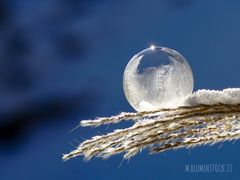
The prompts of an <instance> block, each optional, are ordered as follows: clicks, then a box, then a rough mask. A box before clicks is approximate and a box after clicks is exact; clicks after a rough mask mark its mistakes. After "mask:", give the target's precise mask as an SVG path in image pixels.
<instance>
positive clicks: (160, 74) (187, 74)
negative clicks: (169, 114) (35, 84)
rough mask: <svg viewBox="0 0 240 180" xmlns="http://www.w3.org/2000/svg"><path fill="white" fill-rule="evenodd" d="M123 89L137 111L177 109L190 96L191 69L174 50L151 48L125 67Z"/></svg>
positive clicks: (140, 53) (191, 84) (191, 85)
mask: <svg viewBox="0 0 240 180" xmlns="http://www.w3.org/2000/svg"><path fill="white" fill-rule="evenodd" d="M123 89H124V93H125V95H126V98H127V100H128V102H129V103H130V105H131V106H132V107H133V108H134V109H135V110H137V111H151V110H158V109H160V108H173V107H177V106H180V105H181V104H183V102H184V100H185V99H186V97H187V96H188V95H190V94H192V91H193V75H192V70H191V67H190V65H189V64H188V62H187V60H186V59H185V58H184V57H183V56H182V55H181V54H180V53H178V52H177V51H175V50H173V49H170V48H166V47H160V46H153V45H152V46H150V47H149V48H147V49H145V50H143V51H141V52H139V53H138V54H136V55H135V56H133V57H132V59H131V60H130V61H129V63H128V64H127V66H126V68H125V71H124V75H123Z"/></svg>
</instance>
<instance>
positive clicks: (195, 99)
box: [184, 88, 240, 106]
mask: <svg viewBox="0 0 240 180" xmlns="http://www.w3.org/2000/svg"><path fill="white" fill-rule="evenodd" d="M238 103H240V88H227V89H224V90H222V91H219V90H207V89H201V90H198V91H196V92H194V93H193V94H191V95H190V96H188V97H187V99H186V100H185V102H184V105H192V106H194V105H199V104H207V105H212V104H238Z"/></svg>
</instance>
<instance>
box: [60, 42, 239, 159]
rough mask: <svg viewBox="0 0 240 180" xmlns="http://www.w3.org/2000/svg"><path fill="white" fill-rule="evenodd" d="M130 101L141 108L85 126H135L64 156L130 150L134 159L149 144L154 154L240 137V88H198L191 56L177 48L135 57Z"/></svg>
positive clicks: (126, 80)
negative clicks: (217, 89) (113, 124)
mask: <svg viewBox="0 0 240 180" xmlns="http://www.w3.org/2000/svg"><path fill="white" fill-rule="evenodd" d="M123 86H124V92H125V95H126V98H127V100H128V101H129V103H130V104H131V105H132V107H133V108H134V109H136V110H137V111H138V112H122V113H120V114H119V115H116V116H112V117H101V118H97V119H95V120H83V121H81V122H80V126H100V125H105V124H110V123H118V122H120V121H123V120H125V121H133V122H134V124H133V126H131V127H128V128H125V129H116V130H114V131H113V132H111V133H108V134H105V135H100V136H94V137H92V138H91V139H88V140H85V141H83V142H82V143H81V144H80V145H79V146H78V148H77V149H75V150H73V151H72V152H70V153H68V154H64V155H63V160H68V159H70V158H72V157H75V156H79V155H83V156H84V158H85V159H87V160H89V159H91V158H92V157H93V156H96V157H101V158H103V159H106V158H108V157H110V156H112V155H115V154H119V153H124V158H125V159H129V158H131V157H132V156H134V155H136V154H137V153H138V152H139V151H141V150H142V149H144V148H148V149H149V151H150V153H158V152H163V151H166V150H169V149H177V148H181V147H186V148H187V147H194V146H197V145H202V144H213V143H217V142H220V141H221V142H222V141H226V140H233V139H238V138H239V137H240V121H239V117H240V89H239V88H229V89H224V90H223V91H216V90H198V91H197V92H194V93H192V91H193V75H192V70H191V67H190V66H189V64H188V62H187V61H186V59H185V58H184V57H183V56H182V55H181V54H179V53H178V52H176V51H175V50H172V49H169V48H165V47H155V46H151V47H150V48H148V49H146V50H143V51H141V52H140V53H138V54H136V55H135V56H133V58H132V59H131V60H130V61H129V63H128V65H127V66H126V69H125V72H124V77H123Z"/></svg>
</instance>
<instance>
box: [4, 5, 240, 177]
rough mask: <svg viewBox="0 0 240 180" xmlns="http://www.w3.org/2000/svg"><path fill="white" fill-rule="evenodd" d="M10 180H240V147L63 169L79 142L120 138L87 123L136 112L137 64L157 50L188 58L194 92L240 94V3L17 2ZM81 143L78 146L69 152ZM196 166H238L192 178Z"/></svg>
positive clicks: (7, 62) (9, 13)
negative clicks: (125, 78)
mask: <svg viewBox="0 0 240 180" xmlns="http://www.w3.org/2000/svg"><path fill="white" fill-rule="evenodd" d="M0 10H1V13H0V37H1V42H0V63H1V64H0V71H1V72H0V102H1V103H0V179H4V180H5V179H7V180H8V179H10V180H13V179H34V180H42V179H51V180H54V179H88V180H92V179H101V180H108V179H114V180H117V179H119V180H120V179H125V180H127V179H138V180H145V179H148V180H155V179H169V180H170V179H201V180H202V179H210V178H211V179H218V180H219V179H229V180H230V179H239V177H240V171H239V169H240V163H239V162H240V158H239V156H238V154H239V147H240V143H239V141H236V142H235V143H234V144H233V142H225V143H220V144H217V145H213V146H209V145H206V146H201V147H197V148H194V149H191V150H189V149H180V150H177V151H168V152H166V153H162V154H156V155H148V154H147V151H146V150H145V151H143V152H142V153H141V154H138V155H137V156H136V157H134V158H132V159H131V160H130V161H129V162H127V161H123V162H122V165H121V167H120V168H119V165H120V163H121V161H122V155H117V156H114V157H111V158H110V159H108V160H101V159H96V158H94V159H92V160H91V161H89V162H85V161H83V160H82V157H79V158H74V159H72V160H70V161H67V162H63V161H62V160H61V156H62V153H67V152H69V151H70V150H72V149H74V147H72V145H70V144H71V143H72V144H74V146H76V145H77V143H76V141H74V140H73V139H77V140H78V141H82V137H83V138H89V137H91V136H94V135H97V134H99V133H106V132H110V131H111V130H112V129H113V128H116V127H118V128H122V127H127V126H128V125H129V124H127V125H126V124H120V125H119V126H115V125H114V126H110V127H109V128H108V130H106V127H100V128H94V129H91V128H79V129H77V130H75V131H74V132H73V133H68V131H69V130H70V129H72V128H73V127H74V126H75V125H76V124H77V123H78V122H79V121H80V120H82V119H90V118H95V117H96V116H110V115H114V114H118V113H119V112H121V111H134V110H133V109H132V108H131V107H130V105H129V104H128V103H127V101H126V99H125V97H124V93H123V90H122V75H123V71H124V68H125V66H126V64H127V63H128V61H129V60H130V58H131V57H132V56H133V55H134V54H136V53H138V52H139V51H141V50H143V49H145V48H147V47H148V46H149V45H151V44H155V45H160V46H166V47H169V48H172V49H175V50H177V51H178V52H180V53H181V54H182V55H184V57H185V58H186V59H187V60H188V62H189V64H190V65H191V67H192V70H193V74H194V81H195V84H194V89H195V90H197V89H203V88H206V89H217V90H221V89H223V88H227V87H240V81H239V76H240V72H239V67H240V58H239V52H240V46H239V42H240V20H239V18H240V1H237V0H233V1H224V0H212V1H207V0H202V1H196V0H159V1H158V0H148V1H140V0H128V1H127V0H123V1H110V0H104V1H102V2H100V1H95V0H90V1H87V0H83V1H74V0H52V1H48V0H34V1H31V0H23V1H21V3H20V1H16V0H10V1H6V2H5V3H4V2H2V3H0ZM69 142H71V143H69ZM187 164H231V165H232V168H233V169H232V172H231V173H188V172H186V171H185V165H187Z"/></svg>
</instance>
